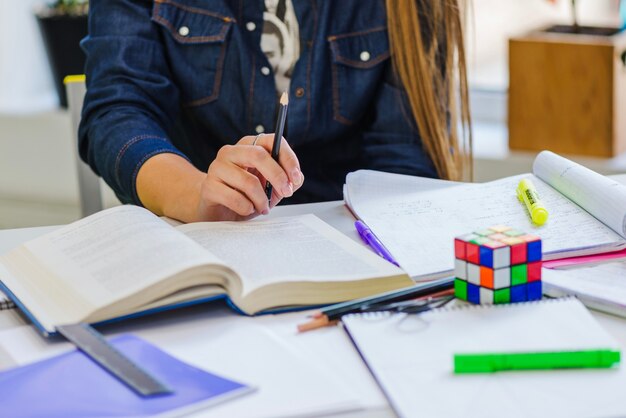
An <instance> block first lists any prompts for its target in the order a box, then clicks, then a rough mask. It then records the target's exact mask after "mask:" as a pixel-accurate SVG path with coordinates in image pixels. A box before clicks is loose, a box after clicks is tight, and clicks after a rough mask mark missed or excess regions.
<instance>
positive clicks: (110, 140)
mask: <svg viewBox="0 0 626 418" xmlns="http://www.w3.org/2000/svg"><path fill="white" fill-rule="evenodd" d="M460 15H461V12H460V9H459V5H458V4H457V0H442V1H429V0H387V1H386V2H382V1H378V0H376V1H375V0H371V1H362V0H342V1H330V0H319V1H311V0H306V1H305V0H265V1H244V0H155V1H148V0H144V1H141V0H92V2H91V6H90V21H89V36H88V37H87V38H86V39H85V40H84V41H83V44H82V45H83V48H84V50H85V51H86V53H87V65H86V74H87V88H88V91H87V96H86V98H85V106H84V109H83V118H82V123H81V128H80V132H79V135H80V153H81V156H82V158H83V159H84V160H85V161H86V162H88V163H89V164H90V165H91V167H92V168H93V169H94V171H95V172H96V173H98V174H100V175H101V176H102V177H103V178H104V179H105V180H106V181H107V183H108V184H109V185H110V186H111V187H112V188H113V189H114V190H115V191H116V193H117V195H118V196H119V197H120V199H121V200H122V201H123V202H132V203H135V204H141V205H144V206H145V207H147V208H148V209H150V210H152V211H153V212H155V213H157V214H159V215H166V216H169V217H172V218H176V219H179V220H182V221H185V222H192V221H201V220H233V219H248V218H250V217H253V216H256V215H258V214H266V213H268V212H269V210H270V208H271V207H273V206H274V205H275V204H277V203H278V202H279V201H280V200H281V199H284V198H289V199H287V201H288V202H309V201H322V200H333V199H340V198H341V187H342V184H343V182H344V179H345V175H346V174H347V173H348V172H350V171H353V170H356V169H359V168H369V169H375V170H382V171H390V172H396V173H403V174H411V175H420V176H430V177H435V176H439V177H442V178H446V179H458V178H460V177H461V174H462V171H461V170H462V166H463V159H464V156H466V155H467V154H466V152H465V151H467V148H466V145H465V144H462V142H465V141H461V140H460V139H459V136H458V135H457V134H456V125H457V117H456V108H457V106H456V105H455V98H456V97H457V94H458V92H457V89H456V83H455V80H457V78H458V80H459V81H460V83H459V84H460V96H459V97H460V99H461V105H460V106H458V107H459V108H460V110H461V120H462V121H463V123H464V126H468V125H469V111H468V104H467V100H468V99H467V84H466V75H465V58H464V49H463V36H462V25H461V17H460ZM282 91H287V92H288V93H289V98H290V103H289V116H288V124H287V127H286V129H285V135H284V136H285V137H286V138H288V139H289V141H288V142H287V141H285V140H283V142H282V146H281V152H280V158H279V161H278V162H275V161H274V160H272V158H271V156H270V151H271V146H272V142H273V135H271V134H263V133H264V132H271V131H272V130H273V129H274V126H273V125H274V123H275V122H274V119H275V112H276V104H277V96H278V94H280V93H281V92H282ZM303 173H305V174H306V178H307V180H306V182H305V181H304V174H303ZM266 180H267V181H270V182H271V184H272V185H273V186H274V194H273V196H272V199H271V202H268V201H267V198H266V197H265V194H264V190H263V189H264V184H265V182H266Z"/></svg>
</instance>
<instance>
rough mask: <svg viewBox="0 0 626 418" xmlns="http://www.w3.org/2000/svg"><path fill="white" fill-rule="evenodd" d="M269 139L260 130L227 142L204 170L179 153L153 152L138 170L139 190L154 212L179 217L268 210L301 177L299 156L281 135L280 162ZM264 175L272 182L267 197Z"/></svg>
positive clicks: (232, 216) (231, 216) (242, 215)
mask: <svg viewBox="0 0 626 418" xmlns="http://www.w3.org/2000/svg"><path fill="white" fill-rule="evenodd" d="M255 138H257V140H256V143H255ZM273 141H274V135H272V134H262V135H259V136H258V137H255V136H246V137H243V138H241V140H239V142H237V144H235V145H226V146H224V147H222V148H221V149H220V150H219V152H218V154H217V157H216V158H215V160H213V162H212V163H211V165H210V166H209V169H208V171H207V172H206V173H203V172H202V171H199V170H197V169H196V168H195V167H194V166H193V165H191V163H189V161H187V160H186V159H184V158H183V157H181V156H179V155H176V154H169V153H165V154H157V155H155V156H154V157H151V158H150V159H148V161H146V162H145V163H144V164H143V165H142V167H141V169H140V170H139V173H138V174H137V195H138V196H139V199H140V200H141V202H142V203H143V205H144V206H145V207H146V208H148V209H150V210H151V211H152V212H154V213H156V214H157V215H165V216H168V217H170V218H174V219H178V220H180V221H183V222H198V221H226V220H244V219H250V218H253V217H255V216H258V215H259V214H267V213H269V210H270V209H271V208H272V207H274V206H276V204H277V203H278V202H280V200H281V199H283V198H284V197H289V196H291V195H292V194H293V193H294V192H295V191H296V190H298V189H299V188H300V186H302V183H303V182H304V176H303V175H302V172H301V171H300V164H299V162H298V158H297V157H296V155H295V154H294V152H293V150H292V149H291V147H290V146H289V144H288V143H287V141H285V139H284V138H283V139H282V143H281V147H280V153H279V159H278V162H276V161H274V159H273V158H272V156H271V151H272V145H273ZM266 181H269V182H270V183H271V184H272V186H273V192H272V198H271V201H270V202H268V200H267V196H266V195H265V183H266Z"/></svg>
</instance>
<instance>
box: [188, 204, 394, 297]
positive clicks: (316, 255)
mask: <svg viewBox="0 0 626 418" xmlns="http://www.w3.org/2000/svg"><path fill="white" fill-rule="evenodd" d="M177 229H178V230H179V231H181V232H183V233H184V234H186V235H187V236H188V237H190V238H192V239H193V240H195V241H196V242H198V243H199V244H200V245H202V246H203V247H204V248H206V249H207V250H209V251H210V252H211V253H213V254H215V255H216V256H217V257H219V258H220V259H221V260H223V261H224V262H225V264H227V265H228V266H229V267H231V268H232V269H233V270H234V271H235V272H237V274H238V275H239V276H240V277H241V280H242V283H243V292H242V295H243V296H245V295H246V294H248V293H250V292H252V291H254V290H255V289H258V288H260V287H263V286H265V285H268V284H271V283H285V282H302V281H309V282H326V281H330V280H332V281H343V282H347V281H352V280H358V279H363V278H377V277H385V276H388V275H398V274H402V271H401V270H400V269H398V268H397V267H396V266H394V265H392V264H391V263H388V262H387V261H385V260H383V259H382V258H380V257H378V256H376V255H375V254H374V253H372V252H371V251H369V250H368V249H367V248H364V247H362V246H360V245H358V244H356V243H354V242H353V241H352V240H351V239H349V238H347V237H346V236H344V235H343V234H341V233H340V232H338V231H337V230H335V229H333V228H332V227H331V226H330V225H328V224H326V223H325V222H323V221H322V220H320V219H319V218H317V217H316V216H314V215H303V216H293V217H284V218H276V219H272V220H267V221H261V220H259V221H251V222H213V223H212V222H202V223H194V224H187V225H182V226H179V227H177Z"/></svg>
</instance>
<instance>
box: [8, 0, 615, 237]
mask: <svg viewBox="0 0 626 418" xmlns="http://www.w3.org/2000/svg"><path fill="white" fill-rule="evenodd" d="M57 3H59V2H57ZM60 3H63V2H60ZM78 3H84V1H83V2H80V1H79V2H78ZM366 3H367V2H363V4H364V5H365V4H366ZM57 6H59V5H58V4H57ZM61 6H62V5H61ZM619 6H620V3H619V1H618V0H579V1H578V5H577V12H578V17H579V21H580V24H581V25H590V26H591V25H593V26H609V27H616V28H619V27H621V26H622V21H621V20H620V14H619ZM81 7H85V5H82V6H81ZM67 12H69V13H70V14H72V13H77V12H75V11H69V10H67V9H65V10H61V12H59V11H58V10H57V11H54V10H51V9H50V4H46V3H41V2H40V1H39V2H37V1H33V0H19V1H10V0H0V228H15V227H23V226H35V225H50V224H61V223H67V222H70V221H73V220H75V219H77V218H78V217H80V213H81V212H80V207H79V197H78V181H77V173H76V167H75V162H74V160H75V152H76V151H75V149H74V145H75V138H74V135H73V131H72V125H71V123H70V116H69V112H68V110H67V109H66V108H64V107H63V106H62V99H60V98H59V94H58V91H57V89H55V77H53V71H52V69H51V65H50V63H51V60H50V57H49V55H48V54H47V52H46V49H45V46H44V45H45V44H44V36H49V35H45V31H46V30H47V29H45V28H44V24H42V22H41V20H42V19H44V18H46V17H48V18H50V17H51V16H52V17H55V16H56V15H58V14H59V13H61V14H63V13H67ZM77 14H80V13H77ZM37 16H38V17H37ZM38 19H39V20H40V21H39V23H38ZM53 20H54V19H53ZM70 20H71V19H70ZM571 21H572V9H571V1H570V0H562V1H554V2H550V1H547V0H471V2H470V10H469V13H468V26H469V31H468V32H467V34H468V35H467V48H468V59H469V61H470V66H469V78H470V89H471V106H472V113H473V119H474V122H475V132H474V133H475V156H476V165H475V167H476V170H475V174H476V177H475V180H476V181H486V180H491V179H494V178H498V177H502V176H504V175H512V174H517V173H519V172H524V171H528V170H530V162H531V161H532V156H533V155H534V154H533V153H532V152H516V151H511V150H509V147H508V142H507V139H508V129H507V101H508V96H507V95H508V91H509V67H508V65H509V64H508V42H509V38H511V37H515V36H520V35H523V34H525V33H528V32H529V31H532V30H535V29H537V28H542V27H546V26H549V25H552V24H571ZM81 24H82V25H84V24H85V23H84V21H83V23H79V24H78V25H79V26H80V25H81ZM73 26H76V25H75V23H71V22H70V23H67V22H66V23H64V24H61V25H60V34H58V33H57V34H54V35H52V36H54V37H60V39H61V44H62V45H64V46H65V50H64V52H63V58H62V60H61V61H69V60H71V59H73V58H70V50H71V49H75V47H76V45H74V44H69V43H73V41H69V40H67V39H71V36H74V35H73V33H74V32H75V28H73ZM42 29H43V30H44V32H42ZM64 36H66V37H69V38H64ZM46 42H47V43H48V44H49V43H50V42H51V41H50V39H48V40H47V41H46ZM48 46H49V45H48ZM53 60H54V59H53ZM56 81H57V82H58V77H57V80H56ZM546 147H548V146H546ZM581 158H582V160H583V161H584V162H587V163H588V164H589V165H590V166H592V167H593V168H594V169H597V170H599V171H602V172H607V173H608V172H618V171H626V168H625V167H626V164H624V163H623V161H622V160H623V158H621V157H620V156H615V157H611V158H592V157H584V156H583V157H581ZM104 194H105V195H104V200H105V206H108V205H111V204H114V203H115V199H114V198H113V197H112V195H111V193H110V192H109V191H107V190H106V189H105V190H104Z"/></svg>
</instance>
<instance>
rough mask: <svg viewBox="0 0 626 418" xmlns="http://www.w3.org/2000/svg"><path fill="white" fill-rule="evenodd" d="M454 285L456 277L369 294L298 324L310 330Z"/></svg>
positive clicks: (321, 311) (302, 330) (437, 292)
mask: <svg viewBox="0 0 626 418" xmlns="http://www.w3.org/2000/svg"><path fill="white" fill-rule="evenodd" d="M453 286H454V277H446V278H443V279H438V280H433V281H430V282H426V283H418V284H416V285H414V286H410V287H405V288H403V289H400V290H392V291H390V292H386V293H380V294H378V295H374V296H369V297H366V298H361V299H355V300H350V301H348V302H342V303H337V304H335V305H331V306H329V307H327V308H324V309H321V310H320V311H319V312H316V313H314V314H313V319H312V320H311V321H309V322H307V323H304V324H300V325H298V331H300V332H304V331H310V330H313V329H317V328H321V327H324V326H326V325H331V324H333V323H335V322H336V321H337V320H338V319H339V318H341V316H342V315H347V314H350V313H355V312H360V311H361V308H363V307H365V306H368V305H374V304H378V303H389V302H398V301H401V300H407V299H414V298H419V297H423V296H432V295H433V294H439V293H440V292H442V291H446V290H450V289H452V288H453Z"/></svg>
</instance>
